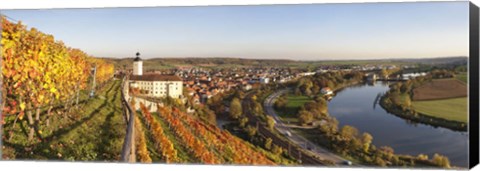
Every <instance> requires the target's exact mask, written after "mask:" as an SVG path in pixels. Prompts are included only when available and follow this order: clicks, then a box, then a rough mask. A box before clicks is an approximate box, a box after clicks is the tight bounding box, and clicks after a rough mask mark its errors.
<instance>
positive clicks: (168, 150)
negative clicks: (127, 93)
mask: <svg viewBox="0 0 480 171" xmlns="http://www.w3.org/2000/svg"><path fill="white" fill-rule="evenodd" d="M140 109H141V111H142V114H143V115H144V117H145V121H146V122H147V125H150V131H151V132H152V136H153V139H154V140H155V141H156V146H157V149H158V150H159V152H160V153H161V154H162V157H163V159H164V160H165V161H166V163H172V162H177V161H178V160H179V159H178V156H177V151H176V150H175V148H174V146H173V143H172V142H171V141H170V140H169V139H168V137H167V136H166V135H165V134H164V130H163V128H162V126H161V125H160V123H158V122H157V121H156V120H155V119H153V118H152V117H148V118H147V117H146V116H150V115H151V114H150V112H149V111H148V109H147V107H145V105H144V104H143V103H140Z"/></svg>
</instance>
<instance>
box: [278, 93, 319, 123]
mask: <svg viewBox="0 0 480 171" xmlns="http://www.w3.org/2000/svg"><path fill="white" fill-rule="evenodd" d="M287 101H288V103H287V105H286V106H285V110H282V111H278V110H277V113H278V115H279V116H280V117H281V118H282V120H284V121H290V122H297V121H298V120H297V112H298V109H300V107H301V106H303V104H305V103H307V102H309V101H312V98H310V97H308V96H296V95H293V94H288V95H287Z"/></svg>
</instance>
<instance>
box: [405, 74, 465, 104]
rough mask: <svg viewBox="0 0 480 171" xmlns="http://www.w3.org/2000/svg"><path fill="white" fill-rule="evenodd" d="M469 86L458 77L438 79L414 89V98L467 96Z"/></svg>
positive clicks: (432, 98)
mask: <svg viewBox="0 0 480 171" xmlns="http://www.w3.org/2000/svg"><path fill="white" fill-rule="evenodd" d="M466 96H467V86H466V85H465V83H463V82H461V81H459V80H457V79H438V80H433V81H431V82H429V83H426V84H424V85H423V86H421V87H418V88H416V89H414V90H413V100H414V101H416V100H438V99H448V98H456V97H466Z"/></svg>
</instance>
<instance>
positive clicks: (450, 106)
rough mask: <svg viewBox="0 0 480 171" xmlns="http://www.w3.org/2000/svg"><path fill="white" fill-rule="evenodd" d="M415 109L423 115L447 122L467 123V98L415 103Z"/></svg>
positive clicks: (413, 104)
mask: <svg viewBox="0 0 480 171" xmlns="http://www.w3.org/2000/svg"><path fill="white" fill-rule="evenodd" d="M412 106H413V108H414V109H415V110H416V111H417V112H420V113H422V114H425V115H429V116H433V117H438V118H444V119H447V120H453V121H459V122H465V123H466V122H467V109H468V108H467V98H466V97H462V98H452V99H443V100H428V101H414V102H412Z"/></svg>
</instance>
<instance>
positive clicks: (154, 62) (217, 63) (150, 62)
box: [102, 57, 468, 70]
mask: <svg viewBox="0 0 480 171" xmlns="http://www.w3.org/2000/svg"><path fill="white" fill-rule="evenodd" d="M102 59H105V60H107V61H108V62H111V63H113V64H114V65H115V68H123V67H124V66H125V67H126V68H127V69H131V68H132V61H133V59H134V58H102ZM467 62H468V58H467V57H439V58H416V59H413V58H412V59H378V60H372V59H369V60H318V61H296V60H286V59H244V58H226V57H219V58H194V57H190V58H150V59H144V64H143V65H144V66H143V67H144V69H146V70H149V69H170V68H175V67H178V66H195V67H204V68H212V67H218V68H234V67H293V68H297V67H301V68H305V67H315V66H319V65H364V64H413V63H416V64H424V65H441V64H466V63H467Z"/></svg>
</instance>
